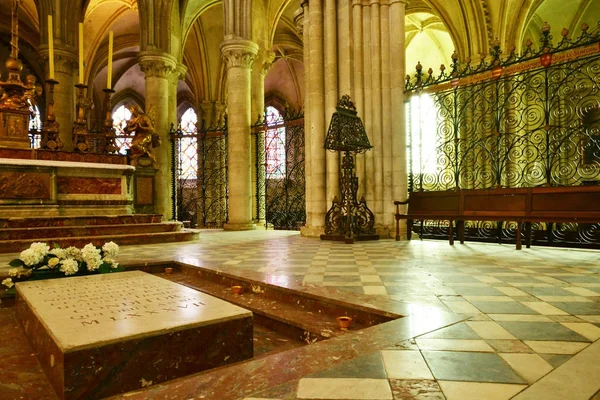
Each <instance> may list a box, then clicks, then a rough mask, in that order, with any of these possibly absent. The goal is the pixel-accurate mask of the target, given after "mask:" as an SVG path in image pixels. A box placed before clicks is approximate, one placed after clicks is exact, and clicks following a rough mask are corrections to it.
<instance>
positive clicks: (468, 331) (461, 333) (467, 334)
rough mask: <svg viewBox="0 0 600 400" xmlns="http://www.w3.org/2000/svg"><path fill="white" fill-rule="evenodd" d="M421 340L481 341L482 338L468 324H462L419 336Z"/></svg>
mask: <svg viewBox="0 0 600 400" xmlns="http://www.w3.org/2000/svg"><path fill="white" fill-rule="evenodd" d="M419 339H481V337H480V336H479V335H478V334H477V333H476V332H475V331H474V330H473V329H472V328H471V327H470V326H469V325H467V323H466V322H460V323H458V324H454V325H450V326H447V327H445V328H442V329H438V330H437V331H434V332H430V333H428V334H426V335H423V336H419Z"/></svg>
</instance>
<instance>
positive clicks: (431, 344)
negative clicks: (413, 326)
mask: <svg viewBox="0 0 600 400" xmlns="http://www.w3.org/2000/svg"><path fill="white" fill-rule="evenodd" d="M417 345H419V348H420V349H421V350H444V351H478V352H479V351H480V352H490V353H493V352H494V349H492V348H491V347H490V346H489V345H488V344H487V343H486V342H485V341H484V340H466V339H420V338H417Z"/></svg>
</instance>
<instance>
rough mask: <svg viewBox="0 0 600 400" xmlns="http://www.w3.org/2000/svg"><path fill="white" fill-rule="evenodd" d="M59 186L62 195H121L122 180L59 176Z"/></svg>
mask: <svg viewBox="0 0 600 400" xmlns="http://www.w3.org/2000/svg"><path fill="white" fill-rule="evenodd" d="M57 185H58V193H61V194H65V193H69V194H121V179H120V178H92V177H89V178H87V177H72V176H59V177H58V179H57Z"/></svg>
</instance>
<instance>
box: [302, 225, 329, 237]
mask: <svg viewBox="0 0 600 400" xmlns="http://www.w3.org/2000/svg"><path fill="white" fill-rule="evenodd" d="M300 234H301V235H302V236H306V237H321V235H323V234H325V227H324V226H312V225H305V226H303V227H302V228H300Z"/></svg>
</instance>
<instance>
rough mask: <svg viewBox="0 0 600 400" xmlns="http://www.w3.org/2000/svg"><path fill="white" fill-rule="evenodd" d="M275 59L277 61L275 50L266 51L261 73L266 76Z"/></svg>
mask: <svg viewBox="0 0 600 400" xmlns="http://www.w3.org/2000/svg"><path fill="white" fill-rule="evenodd" d="M273 61H275V52H274V51H271V50H267V51H265V55H264V57H263V62H262V65H261V69H260V73H261V74H262V75H263V76H265V75H266V74H267V72H269V70H270V69H271V67H272V66H273Z"/></svg>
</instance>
